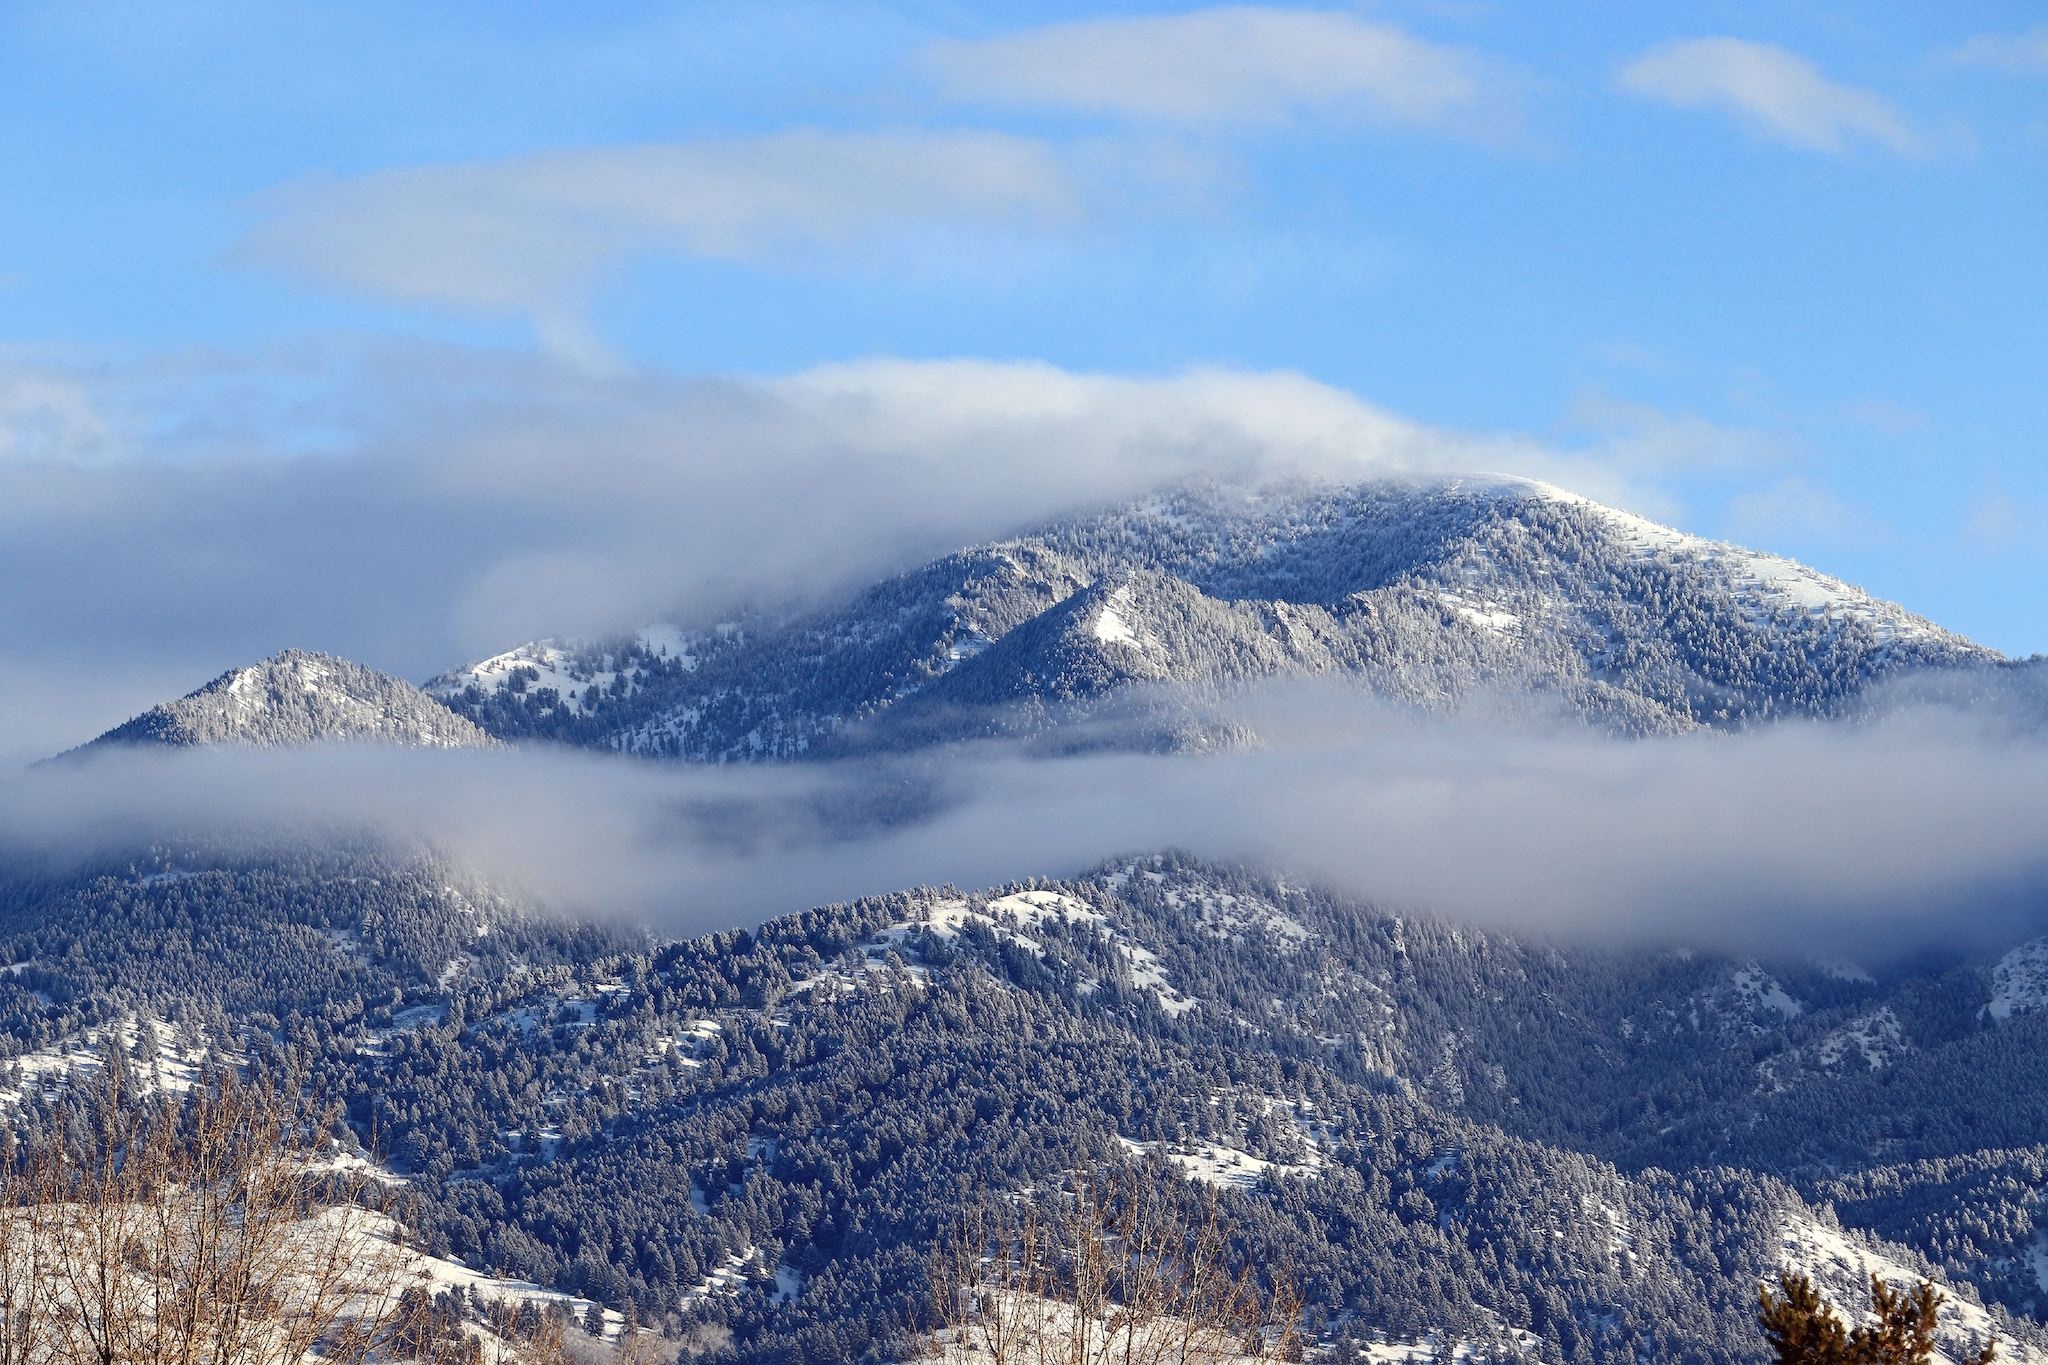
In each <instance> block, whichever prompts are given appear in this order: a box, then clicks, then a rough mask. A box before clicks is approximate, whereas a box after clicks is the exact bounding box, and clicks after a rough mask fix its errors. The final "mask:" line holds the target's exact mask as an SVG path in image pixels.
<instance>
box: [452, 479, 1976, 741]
mask: <svg viewBox="0 0 2048 1365" xmlns="http://www.w3.org/2000/svg"><path fill="white" fill-rule="evenodd" d="M1996 660H1997V656H1996V655H1994V654H1992V653H1991V652H1990V651H1988V650H1985V649H1983V648H1981V647H1980V646H1977V645H1975V644H1973V643H1971V642H1970V641H1968V640H1966V639H1964V638H1962V637H1961V636H1958V635H1955V634H1953V633H1951V632H1949V631H1946V630H1943V629H1942V628H1940V627H1939V626H1937V625H1935V624H1933V623H1932V622H1929V621H1926V620H1924V619H1922V618H1920V617H1917V616H1914V615H1913V614H1911V613H1910V612H1908V611H1906V610H1905V609H1903V608H1901V607H1899V606H1897V605H1895V604H1892V603H1889V602H1884V601H1881V600H1879V599H1876V598H1873V597H1871V596H1870V595H1869V594H1867V593H1864V592H1862V591H1861V590H1859V589H1857V588H1854V587H1851V586H1850V585H1848V584H1846V583H1843V582H1840V581H1839V580H1836V579H1833V578H1830V577H1828V576H1827V575H1825V574H1822V573H1819V572H1817V571H1815V570H1813V569H1809V568H1806V567H1805V566H1803V565H1800V564H1796V563H1794V562H1793V561H1791V560H1788V559H1783V558H1780V557H1777V556H1774V555H1768V554H1761V553H1758V552H1755V551H1749V550H1743V549H1740V548H1737V547H1734V546H1730V545H1723V544H1718V543H1715V542H1711V541H1706V540H1702V539H1699V538H1697V537H1694V536H1688V535H1685V534H1682V533H1680V532H1678V531H1674V530H1671V529H1669V528H1667V527H1663V526H1659V525H1657V524H1655V523H1653V522H1649V521H1646V520H1644V519H1642V518H1640V517H1637V516H1633V515H1631V514H1629V513H1625V512H1621V511H1618V510H1616V509H1614V508H1611V507H1606V506H1603V505H1601V504H1599V503H1595V502H1592V501H1589V500H1587V499H1585V498H1581V497H1578V496H1576V495H1574V494H1570V493H1567V492H1565V491H1563V490H1561V489H1557V488H1554V487H1551V486H1549V485H1547V484H1541V483H1535V482H1531V481H1528V480H1522V479H1513V478H1506V477H1487V478H1459V479H1442V480H1434V481H1410V480H1378V481H1372V482H1366V483H1360V484H1354V485H1347V486H1326V485H1313V486H1311V485H1298V484H1290V485H1280V486H1267V487H1262V488H1256V489H1245V488H1237V487H1228V486H1223V485H1217V484H1212V483H1200V484H1190V485H1184V486H1176V487H1173V488H1169V489H1165V490H1162V491H1159V492H1157V493H1154V494H1152V495H1149V496H1147V497H1144V498H1141V499H1138V500H1136V501H1133V502H1130V503H1127V504H1124V505H1121V506H1117V507H1112V508H1109V509H1107V510H1103V511H1099V512H1095V513H1091V514H1087V515H1081V516H1074V517H1068V518H1063V519H1060V520H1057V521H1054V522H1052V523H1049V524H1047V525H1044V526H1040V527H1038V528H1036V529H1033V530H1030V531H1027V532H1024V533H1022V534H1019V535H1016V536H1013V537H1011V538H1009V539H1006V540H1002V541H998V542H995V543H992V544H989V545H984V546H978V547H973V548H970V549H966V550H962V551H960V552H958V553H956V554H951V555H948V556H946V557H944V558H942V559H938V560H935V561H933V562H932V563H929V564H927V565H925V566H923V567H921V568H918V569H913V570H911V571H908V572H906V573H903V574H899V575H897V576H895V577H892V578H890V579H888V580H886V581H883V582H880V583H877V584H875V585H873V586H872V587H869V588H867V589H865V590H864V591H861V592H859V593H857V594H855V595H853V596H852V597H850V598H848V599H845V600H843V601H840V602H836V603H834V604H832V605H829V606H826V607H824V608H821V609H817V610H813V611H810V612H807V613H803V614H799V615H795V616H789V617H765V616H756V617H743V618H741V619H739V620H735V621H730V622H726V623H723V624H721V625H719V626H718V627H716V628H714V629H709V630H696V631H684V630H678V629H676V628H674V627H659V628H655V629H654V630H651V631H649V632H643V633H642V634H640V635H637V636H629V637H625V638H621V639H614V640H602V641H593V642H577V641H546V642H541V643H538V644H534V645H528V646H525V647H523V648H521V649H518V650H514V651H511V652H509V653H507V654H503V655H499V656H497V657H496V658H493V659H489V660H485V661H483V662H481V663H478V664H472V665H470V666H469V667H467V668H464V669H458V670H455V671H454V672H451V673H448V674H444V675H442V676H441V677H439V678H436V679H434V680H433V681H432V682H431V683H429V684H428V690H429V691H430V692H432V693H433V694H434V695H435V696H437V697H439V698H440V699H442V700H443V701H445V702H446V703H447V704H448V705H449V706H450V707H451V708H453V709H454V710H456V711H457V712H459V713H461V714H462V715H465V716H467V717H469V718H470V719H471V720H474V721H475V722H476V723H477V724H478V725H479V726H481V727H482V728H484V729H486V730H488V731H490V732H491V733H493V734H496V735H498V736H500V737H502V738H506V739H518V738H524V737H545V738H549V739H553V740H557V741H564V742H568V743H573V744H581V745H588V746H591V747H597V748H609V749H616V750H622V751H625V752H630V753H639V754H648V755H655V756H663V757H676V758H683V759H690V760H712V761H720V760H733V759H756V758H794V757H802V756H820V755H831V754H839V753H845V752H848V751H849V750H852V749H860V748H879V749H899V748H906V747H916V746H920V745H924V744H929V743H934V742H943V741H945V740H949V739H958V738H962V737H967V736H973V735H981V734H988V733H1003V732H1009V733H1016V732H1033V731H1042V730H1046V729H1049V728H1055V727H1057V726H1058V725H1060V724H1061V723H1062V722H1063V721H1064V720H1067V719H1070V718H1072V717H1075V716H1086V715H1088V714H1090V713H1091V712H1092V711H1093V710H1094V709H1095V708H1097V707H1099V706H1100V705H1102V704H1103V703H1104V702H1106V701H1107V700H1108V699H1110V698H1111V697H1113V696H1115V695H1117V694H1119V693H1123V692H1125V691H1126V690H1127V689H1130V688H1131V687H1132V685H1133V684H1142V683H1171V684H1177V685H1179V686H1180V687H1182V688H1183V689H1187V688H1192V689H1195V690H1197V691H1198V692H1199V691H1209V692H1214V691H1216V690H1219V689H1228V688H1232V687H1237V686H1241V685H1244V684H1249V683H1255V682H1258V681H1260V680H1263V679H1272V678H1290V677H1305V676H1339V677H1347V678H1351V679H1355V680H1357V681H1358V682H1359V683H1361V684H1362V685H1363V686H1365V687H1366V688H1368V689H1370V690H1371V691H1373V692H1376V693H1378V694H1380V695H1383V696H1386V697H1389V698H1393V699H1396V700H1399V701H1402V702H1407V703H1413V704H1417V705H1421V706H1425V707H1431V708H1448V707H1452V706H1455V705H1458V704H1460V703H1461V702H1463V701H1466V700H1468V699H1470V698H1472V697H1474V696H1476V695H1478V694H1480V693H1482V692H1490V693H1497V694H1502V695H1506V696H1510V697H1518V698H1530V699H1533V700H1534V701H1535V702H1536V703H1537V704H1542V705H1555V706H1562V707H1563V708H1565V709H1566V710H1568V711H1570V712H1573V713H1576V714H1577V715H1579V716H1581V717H1583V718H1584V719H1586V720H1587V721H1589V722H1590V723H1592V724H1595V725H1597V726H1599V727H1601V728H1603V729H1607V730H1609V731H1614V732H1619V733H1623V734H1662V733H1678V732H1683V731H1688V730H1695V729H1701V728H1728V727H1735V726H1740V725H1743V724H1747V723H1751V722H1755V721H1759V720H1765V719H1769V718H1773V717H1781V716H1812V715H1829V714H1835V713H1836V712H1838V711H1840V710H1842V709H1844V708H1845V707H1846V706H1848V705H1849V704H1851V703H1852V702H1853V700H1854V699H1855V698H1856V697H1857V696H1858V695H1859V694H1860V693H1862V692H1863V691H1864V690H1865V689H1866V688H1868V686H1869V685H1870V684H1871V683H1872V682H1873V681H1875V680H1877V679H1880V678H1885V677H1889V676H1893V675H1897V674H1900V673H1903V672H1907V671H1912V670H1915V669H1918V668H1922V667H1929V666H1931V667H1937V668H1945V667H1955V666H1958V665H1987V664H1991V663H1994V662H1996Z"/></svg>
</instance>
